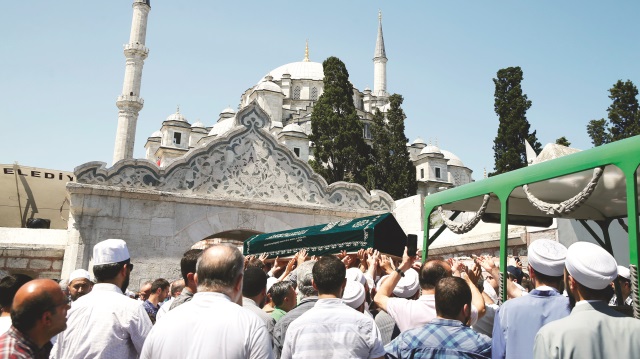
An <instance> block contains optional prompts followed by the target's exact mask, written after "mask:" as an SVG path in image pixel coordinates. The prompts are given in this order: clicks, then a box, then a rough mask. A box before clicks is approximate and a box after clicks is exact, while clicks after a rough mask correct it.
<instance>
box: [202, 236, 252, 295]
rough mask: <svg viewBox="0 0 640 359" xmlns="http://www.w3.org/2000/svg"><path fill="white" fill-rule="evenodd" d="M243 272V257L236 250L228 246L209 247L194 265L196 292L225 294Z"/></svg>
mask: <svg viewBox="0 0 640 359" xmlns="http://www.w3.org/2000/svg"><path fill="white" fill-rule="evenodd" d="M243 271H244V257H243V256H242V253H240V251H239V250H238V248H236V247H234V246H232V245H229V244H216V245H214V246H211V247H209V248H208V249H207V250H205V251H204V252H203V253H202V255H201V256H200V258H199V259H198V264H197V265H196V275H197V278H198V291H199V292H201V291H203V292H204V291H209V292H211V291H215V292H218V291H219V292H227V291H228V290H231V289H233V287H234V286H235V285H236V284H237V282H238V279H239V278H241V277H242V273H243ZM241 283H242V282H241ZM240 290H242V288H240Z"/></svg>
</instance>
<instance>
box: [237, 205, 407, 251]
mask: <svg viewBox="0 0 640 359" xmlns="http://www.w3.org/2000/svg"><path fill="white" fill-rule="evenodd" d="M406 242H407V236H406V234H405V233H404V231H403V230H402V228H401V227H400V225H399V224H398V222H397V221H396V219H395V218H394V217H393V215H392V214H391V213H384V214H379V215H375V216H369V217H362V218H355V219H348V220H343V221H338V222H330V223H327V224H320V225H317V226H311V227H304V228H297V229H291V230H288V231H281V232H274V233H264V234H257V235H255V236H252V237H250V238H248V239H247V240H246V241H244V244H243V252H244V255H258V254H261V253H266V254H267V255H268V256H269V258H275V257H287V256H292V255H294V254H295V253H296V252H298V251H299V250H300V249H303V248H305V249H306V250H307V253H308V254H309V255H325V254H332V253H338V252H340V251H342V250H345V251H347V252H354V251H357V250H358V249H361V248H370V247H371V248H374V249H377V250H379V251H380V252H382V253H386V254H390V255H394V256H399V257H401V256H402V253H403V251H404V246H405V244H406Z"/></svg>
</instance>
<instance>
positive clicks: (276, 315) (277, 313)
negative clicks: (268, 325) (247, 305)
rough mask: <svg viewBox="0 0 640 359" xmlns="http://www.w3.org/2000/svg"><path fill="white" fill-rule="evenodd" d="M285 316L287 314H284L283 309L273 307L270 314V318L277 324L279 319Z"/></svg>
mask: <svg viewBox="0 0 640 359" xmlns="http://www.w3.org/2000/svg"><path fill="white" fill-rule="evenodd" d="M285 314H287V312H285V311H284V310H283V309H280V308H278V307H275V309H274V310H273V312H271V317H272V318H273V320H275V321H276V322H277V321H278V320H280V318H282V317H284V315H285Z"/></svg>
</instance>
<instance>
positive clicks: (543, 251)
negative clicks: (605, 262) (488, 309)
mask: <svg viewBox="0 0 640 359" xmlns="http://www.w3.org/2000/svg"><path fill="white" fill-rule="evenodd" d="M528 255H529V268H528V269H529V275H530V276H531V281H532V282H533V284H534V286H535V289H534V290H532V291H531V292H530V293H529V295H525V296H522V297H518V298H515V299H511V300H508V301H507V302H505V303H504V304H503V305H502V306H501V307H500V309H499V310H498V312H497V313H496V316H495V320H494V323H493V335H492V337H493V339H492V341H493V344H492V349H491V356H492V358H524V359H528V358H533V341H534V339H535V336H536V333H537V332H538V330H540V328H542V326H544V325H545V324H547V323H549V322H551V321H554V320H558V319H561V318H564V317H566V316H567V315H569V313H570V309H569V300H568V299H567V298H566V297H565V296H563V295H562V294H561V293H560V291H561V290H562V280H563V274H564V265H565V259H566V257H567V248H566V247H565V246H563V245H562V244H560V243H558V242H556V241H554V240H551V239H538V240H536V241H534V242H533V243H531V245H529V248H528Z"/></svg>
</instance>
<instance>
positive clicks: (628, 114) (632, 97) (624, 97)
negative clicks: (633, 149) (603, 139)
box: [607, 80, 640, 142]
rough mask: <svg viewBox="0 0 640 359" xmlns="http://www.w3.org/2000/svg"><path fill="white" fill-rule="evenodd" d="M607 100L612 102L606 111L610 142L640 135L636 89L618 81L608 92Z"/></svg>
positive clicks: (628, 82)
mask: <svg viewBox="0 0 640 359" xmlns="http://www.w3.org/2000/svg"><path fill="white" fill-rule="evenodd" d="M609 93H610V95H609V98H610V99H611V100H612V101H613V103H612V104H611V106H609V108H608V109H607V112H608V113H609V123H610V124H611V127H609V133H610V135H611V141H612V142H613V141H618V140H622V139H624V138H627V137H632V136H635V135H638V134H640V122H639V116H638V98H637V96H638V89H637V88H636V86H635V85H634V84H633V82H631V80H627V81H626V82H622V80H618V82H616V84H615V85H613V87H612V88H611V89H610V90H609Z"/></svg>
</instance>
